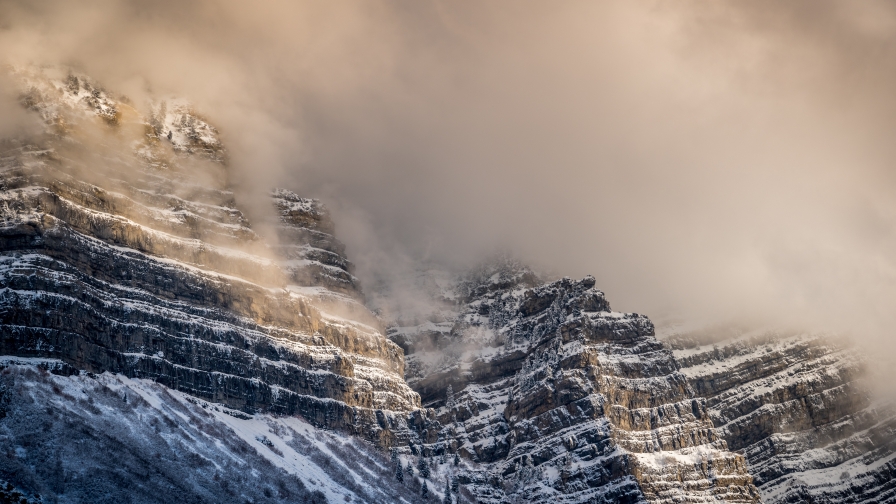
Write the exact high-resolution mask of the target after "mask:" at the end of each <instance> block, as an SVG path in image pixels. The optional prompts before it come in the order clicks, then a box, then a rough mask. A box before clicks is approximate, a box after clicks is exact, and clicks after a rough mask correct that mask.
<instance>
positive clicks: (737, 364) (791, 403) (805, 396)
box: [664, 328, 896, 503]
mask: <svg viewBox="0 0 896 504" xmlns="http://www.w3.org/2000/svg"><path fill="white" fill-rule="evenodd" d="M667 332H668V335H667V336H666V337H665V338H664V339H665V340H666V341H668V342H669V343H670V344H671V345H672V346H673V347H674V348H675V355H676V357H677V358H678V360H679V362H681V364H682V372H683V373H684V374H685V375H686V376H687V377H688V381H689V382H690V383H691V385H692V386H693V388H694V390H695V391H696V392H697V393H699V394H700V395H701V396H702V397H705V398H706V401H707V406H708V410H709V415H710V418H711V419H712V420H713V423H714V425H715V426H716V428H717V431H718V432H719V434H720V435H721V436H722V437H723V438H724V439H725V440H727V442H728V445H729V446H730V447H731V448H733V449H736V450H738V451H741V452H742V453H744V455H745V456H746V458H747V460H748V462H749V464H750V470H751V472H752V473H753V475H754V477H755V481H756V484H757V485H758V487H759V489H760V491H761V493H762V495H763V498H764V500H765V501H766V502H767V503H785V502H787V503H790V502H792V503H797V502H815V503H841V502H856V503H864V502H875V503H883V502H896V483H894V482H896V408H894V406H893V405H892V404H891V403H888V402H886V401H879V400H876V399H875V397H874V395H873V394H872V393H871V388H870V386H869V385H870V384H869V382H868V380H869V379H870V375H869V362H868V360H867V359H866V358H865V357H863V356H862V355H861V354H860V353H859V352H858V351H857V350H856V349H854V348H851V347H850V346H849V345H848V344H846V343H845V342H842V341H840V342H838V341H836V340H834V339H832V337H831V336H830V335H823V334H812V333H778V332H773V331H764V330H743V329H731V328H716V329H702V330H699V331H697V330H692V331H682V330H675V329H670V330H668V331H667Z"/></svg>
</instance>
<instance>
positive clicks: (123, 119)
mask: <svg viewBox="0 0 896 504" xmlns="http://www.w3.org/2000/svg"><path fill="white" fill-rule="evenodd" d="M16 72H17V73H16V77H17V78H18V79H19V80H20V81H21V82H22V89H23V90H22V103H23V105H24V106H25V107H26V108H28V109H29V110H31V111H33V112H34V117H35V118H36V122H37V123H38V124H39V125H40V127H41V128H42V130H43V131H42V132H41V133H37V134H32V135H30V136H27V137H26V136H23V137H22V138H18V139H8V140H5V141H4V143H3V145H2V154H0V170H2V172H0V176H2V185H0V213H2V216H0V331H2V335H3V337H2V341H0V346H2V348H0V352H2V354H4V355H11V356H22V357H45V358H55V359H59V360H61V361H62V362H64V363H66V364H67V365H70V366H72V367H73V368H75V369H80V370H86V371H90V372H95V373H99V372H103V371H110V372H114V373H121V374H124V375H127V376H129V377H136V378H151V379H154V380H156V381H157V382H159V383H161V384H164V385H166V386H168V387H171V388H173V389H177V390H181V391H185V392H188V393H190V394H193V395H195V396H197V397H200V398H204V399H206V400H211V401H215V402H218V403H222V404H224V405H226V406H228V407H230V408H234V409H239V410H243V411H247V412H252V411H270V412H279V413H287V414H300V415H302V416H303V417H305V418H306V419H308V420H310V421H312V422H313V423H315V424H317V425H321V426H327V427H334V428H341V429H346V430H348V431H350V432H355V433H357V434H360V435H363V436H365V437H368V438H371V439H374V440H377V441H379V442H382V443H385V444H389V443H392V442H395V439H396V436H397V437H404V438H406V437H407V436H408V435H409V434H408V433H407V432H406V427H405V425H406V422H405V420H404V414H403V413H402V414H401V415H392V414H391V413H390V414H389V415H385V416H383V415H382V414H380V415H379V417H378V416H377V413H376V410H385V411H387V412H407V411H411V410H413V409H415V408H417V407H418V406H419V397H418V395H417V394H416V393H414V392H413V391H412V390H411V389H410V388H409V387H408V386H407V385H406V383H405V382H404V380H403V373H404V359H403V354H402V351H401V349H400V348H399V347H398V346H397V345H395V344H394V343H392V342H391V341H389V340H388V339H386V338H385V337H384V336H383V334H382V333H381V332H380V330H379V329H378V328H377V327H376V326H375V325H369V324H367V323H364V322H369V321H372V320H375V318H374V317H373V315H372V314H370V313H369V312H366V318H364V317H361V316H358V317H354V318H343V317H339V316H337V313H336V311H335V310H334V309H332V308H333V307H334V306H336V305H338V304H339V303H342V304H344V305H346V306H347V307H348V308H346V310H347V311H349V312H351V311H353V312H359V311H364V309H363V306H362V305H361V304H360V303H359V302H358V299H360V291H359V290H358V288H357V285H356V281H355V279H354V277H353V276H352V275H351V273H350V270H351V266H350V263H349V262H348V261H347V260H346V259H345V255H344V247H343V246H342V245H341V244H340V243H339V242H338V241H337V240H336V239H335V238H334V236H333V233H334V228H333V225H332V222H331V221H330V219H329V216H328V214H327V213H326V211H325V210H324V209H323V207H322V206H321V205H320V203H319V202H316V201H313V200H306V199H301V198H299V197H298V196H296V195H294V194H292V193H289V192H288V191H283V190H280V191H275V192H274V193H273V195H272V200H271V206H272V208H271V212H270V215H271V216H277V217H276V218H279V220H280V222H279V227H275V229H276V230H277V232H278V235H279V236H277V237H276V239H271V240H268V239H265V238H263V237H261V236H259V234H258V233H257V232H256V231H255V230H254V228H253V227H252V225H251V224H250V222H249V220H248V219H247V217H246V216H245V214H244V213H243V212H242V211H241V210H240V208H239V207H238V205H237V203H236V201H235V199H234V195H233V193H232V192H231V191H230V190H229V188H228V182H227V170H228V168H227V152H226V150H225V149H224V147H223V145H222V143H221V142H220V140H219V139H218V137H217V132H216V130H215V128H214V127H212V126H211V125H210V124H209V123H208V122H207V121H205V120H204V119H202V118H201V117H200V116H199V115H198V114H196V113H195V112H194V111H192V109H190V108H189V106H188V105H187V104H185V103H184V102H180V101H176V100H174V101H168V102H161V103H157V104H154V105H152V106H151V107H150V110H149V112H147V114H145V115H143V114H141V113H140V112H139V111H138V110H137V109H136V108H135V107H134V106H132V105H130V104H129V103H128V102H127V100H126V99H124V98H122V97H116V96H113V95H112V94H111V93H108V92H106V91H104V90H102V89H101V88H100V87H99V86H97V85H95V84H94V83H92V82H91V81H90V79H88V78H86V77H83V76H77V75H73V74H66V73H64V72H60V71H59V70H54V69H33V68H32V69H19V70H17V71H16ZM305 290H311V291H313V292H312V293H313V294H314V295H313V296H312V295H310V294H309V293H308V292H305ZM323 297H327V298H328V299H329V300H330V301H331V304H330V305H329V308H327V309H326V310H325V311H321V309H320V308H319V307H318V306H317V303H316V302H317V300H318V299H320V298H323Z"/></svg>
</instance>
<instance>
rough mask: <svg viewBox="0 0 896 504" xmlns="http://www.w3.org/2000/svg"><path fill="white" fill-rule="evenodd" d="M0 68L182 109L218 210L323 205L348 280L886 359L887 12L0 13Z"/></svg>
mask: <svg viewBox="0 0 896 504" xmlns="http://www.w3.org/2000/svg"><path fill="white" fill-rule="evenodd" d="M185 4H186V5H185ZM0 58H2V59H4V60H7V61H12V62H28V61H30V62H36V63H64V64H69V65H74V66H76V67H78V68H80V69H82V70H83V71H85V72H86V73H88V74H90V75H93V76H95V78H97V79H98V80H100V81H102V82H104V83H106V85H107V86H108V87H109V88H110V89H117V90H121V91H123V92H124V93H126V94H128V95H129V96H131V97H132V98H133V99H135V100H138V101H139V99H141V97H142V96H143V95H145V94H147V93H149V92H151V93H155V94H166V93H172V94H177V95H181V96H186V97H188V98H190V99H191V100H193V101H194V102H195V103H196V104H197V106H198V109H199V110H200V111H201V112H202V113H204V114H205V115H206V116H207V117H208V118H209V119H211V120H212V122H214V123H216V124H218V125H219V126H220V129H221V131H222V135H223V137H224V140H225V142H226V143H227V144H228V145H229V146H230V153H231V156H232V169H233V183H234V184H235V186H236V188H237V191H238V195H239V197H240V200H241V202H242V203H243V204H244V205H248V206H249V207H250V209H252V210H251V211H252V212H255V214H256V215H258V214H259V213H260V212H263V211H266V209H267V206H266V202H265V201H264V198H261V197H260V196H259V195H260V194H262V193H263V192H264V191H265V190H266V189H267V188H268V187H270V186H272V185H275V184H282V185H287V186H289V187H291V188H293V189H296V190H298V191H299V192H301V193H303V194H304V195H307V196H314V197H319V198H322V199H323V200H324V201H325V202H327V203H328V204H329V205H330V206H331V208H332V209H333V210H334V214H335V216H336V219H337V232H338V233H339V236H340V238H342V239H343V240H344V241H345V242H347V244H348V245H349V253H350V255H351V257H352V259H353V260H355V261H356V262H357V263H358V264H359V275H360V276H361V277H362V280H363V279H365V278H370V277H371V274H372V273H373V272H376V271H378V270H379V271H385V270H389V271H392V270H400V269H401V268H400V267H398V266H396V264H399V263H400V261H398V260H397V258H401V259H403V258H412V259H419V258H422V257H427V258H429V259H431V260H436V261H457V262H463V261H468V260H471V258H475V257H481V256H483V255H484V254H486V253H489V252H491V251H493V250H495V249H496V248H498V247H503V248H508V249H510V250H514V251H515V252H516V253H517V254H518V255H520V256H521V257H523V258H525V259H527V260H529V261H532V262H533V263H535V264H538V265H539V266H540V267H543V268H547V269H550V270H552V271H553V272H555V273H558V274H561V275H570V276H582V275H585V274H589V273H590V274H593V275H595V276H596V277H597V281H598V286H599V287H600V288H602V289H604V290H605V291H606V292H607V294H608V296H609V299H610V301H611V303H612V304H613V306H614V308H617V309H622V310H626V311H637V312H641V313H647V314H649V315H655V314H660V313H664V312H669V311H671V312H675V313H680V314H683V315H686V316H700V317H711V318H727V317H732V316H744V317H763V318H766V317H767V318H768V319H769V320H773V321H780V320H784V321H802V322H805V321H809V322H811V323H813V324H815V325H817V326H819V327H827V328H831V329H843V328H850V329H852V330H854V331H855V332H857V333H860V334H861V335H862V336H863V338H865V339H866V340H868V341H872V342H875V344H877V343H881V344H883V343H884V342H886V343H887V346H886V348H888V349H891V348H892V346H891V345H889V342H891V341H893V336H892V335H891V334H890V332H891V330H890V328H891V327H892V326H893V324H894V322H896V232H894V231H896V228H894V226H896V165H894V162H896V139H894V134H896V129H894V127H896V94H894V90H896V4H894V3H892V2H884V1H871V0H867V1H863V2H848V1H845V0H844V1H840V2H829V1H822V0H806V1H789V2H779V1H755V0H751V1H746V0H744V1H741V2H684V1H678V2H676V1H662V2H653V1H641V2H637V1H630V0H625V1H605V2H595V1H582V2H572V1H569V2H554V1H552V2H546V1H542V2H526V1H518V0H514V1H509V0H508V1H503V2H502V1H487V2H483V1H450V2H449V1H441V0H440V1H429V2H427V1H420V0H413V1H394V2H378V1H373V0H363V1H361V0H358V1H355V2H339V1H327V2H321V1H286V0H284V1H266V2H245V1H239V2H238V1H220V0H214V1H212V0H208V1H198V2H192V3H187V2H182V1H154V2H139V1H130V2H128V1H112V0H109V1H85V2H78V3H77V5H75V3H74V2H67V1H4V0H0Z"/></svg>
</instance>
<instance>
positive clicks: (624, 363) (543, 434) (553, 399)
mask: <svg viewBox="0 0 896 504" xmlns="http://www.w3.org/2000/svg"><path fill="white" fill-rule="evenodd" d="M455 291H456V293H457V294H458V295H457V298H458V299H459V300H460V302H459V303H458V304H457V305H456V306H457V311H456V315H455V316H454V317H453V318H451V319H450V320H446V321H445V322H443V323H441V324H433V323H424V324H420V325H418V326H416V327H407V326H405V327H394V328H391V329H390V330H389V333H388V334H389V335H390V337H392V338H393V339H394V340H396V341H398V342H400V343H401V344H402V345H403V346H405V348H406V349H408V351H409V352H411V353H409V355H408V367H407V378H408V383H410V384H411V386H413V387H414V389H415V390H417V391H418V392H420V394H421V398H422V400H423V403H424V405H426V406H430V407H433V408H435V410H436V412H437V416H438V419H439V421H440V423H441V424H442V425H443V426H444V430H445V434H444V436H445V437H446V442H447V443H448V446H449V449H450V450H453V451H454V450H456V451H457V452H459V453H460V454H461V455H462V456H463V457H465V458H468V459H470V460H471V461H473V462H474V463H476V464H477V465H476V467H475V468H474V469H472V470H469V471H466V472H464V473H463V474H462V476H461V480H462V481H463V482H464V483H466V489H467V490H468V491H469V492H470V494H471V496H472V498H473V499H474V500H475V501H477V502H570V503H573V502H716V501H725V502H758V501H759V493H758V491H757V489H756V487H755V486H754V485H753V483H752V478H751V476H750V475H749V473H748V472H747V467H746V462H745V460H744V458H743V457H742V456H741V455H738V454H736V453H733V452H731V451H729V450H728V448H727V446H726V443H725V441H724V440H723V439H721V438H720V437H719V435H718V433H717V432H716V430H715V428H714V427H713V425H712V422H711V420H710V417H709V412H708V410H707V409H706V406H705V402H704V401H703V400H701V399H700V398H699V397H698V396H697V395H696V394H695V393H694V391H693V389H692V388H691V387H690V386H689V385H688V382H687V378H686V376H685V375H683V374H682V373H680V372H679V371H678V365H677V363H676V361H675V358H674V356H673V354H672V352H671V350H670V349H669V348H668V347H666V346H665V345H663V344H662V343H660V342H659V341H657V340H656V338H654V336H653V325H652V324H651V322H650V321H649V320H648V319H647V317H644V316H642V315H638V314H634V313H618V312H613V311H611V310H610V306H609V303H608V302H607V300H606V298H605V297H604V294H603V293H602V292H600V291H599V290H596V289H595V288H594V279H593V278H590V277H589V278H585V279H584V280H581V281H573V280H570V279H562V280H558V281H554V282H549V283H541V282H540V281H539V280H538V278H537V276H536V275H535V274H534V273H533V272H532V271H531V270H528V269H526V268H525V267H522V266H521V265H520V264H518V263H515V262H513V261H508V260H499V261H498V262H496V263H493V264H492V265H490V266H488V267H484V268H481V269H479V270H477V271H476V272H474V273H473V274H471V275H468V276H467V277H466V278H463V279H462V280H461V281H459V282H458V283H457V285H456V286H455ZM449 326H450V328H449ZM421 340H422V341H423V343H422V344H421V343H419V342H420V341H421Z"/></svg>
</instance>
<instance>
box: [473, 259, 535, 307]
mask: <svg viewBox="0 0 896 504" xmlns="http://www.w3.org/2000/svg"><path fill="white" fill-rule="evenodd" d="M543 282H544V281H543V280H542V279H541V277H540V276H539V275H538V274H537V273H536V272H535V270H534V269H532V268H531V267H530V266H529V265H527V264H525V263H524V262H522V261H521V260H519V259H517V258H516V257H514V256H512V255H510V254H508V253H500V254H497V255H495V256H492V257H491V258H489V259H488V260H486V261H484V262H482V263H480V264H479V265H478V266H476V267H474V268H473V269H471V270H470V271H469V272H468V273H466V274H464V275H462V276H461V279H460V281H459V282H458V285H457V291H458V293H459V294H460V297H461V298H462V299H464V300H466V301H472V300H473V299H476V298H479V297H482V296H485V295H488V294H489V293H493V292H498V291H505V290H512V289H517V288H531V287H536V286H538V285H541V284H542V283H543Z"/></svg>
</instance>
